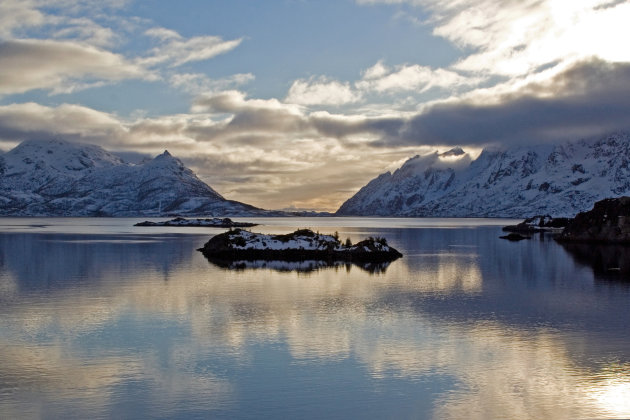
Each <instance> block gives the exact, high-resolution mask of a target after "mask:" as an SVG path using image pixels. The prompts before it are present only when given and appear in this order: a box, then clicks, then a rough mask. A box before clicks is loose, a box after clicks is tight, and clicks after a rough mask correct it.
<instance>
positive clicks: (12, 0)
mask: <svg viewBox="0 0 630 420" xmlns="http://www.w3.org/2000/svg"><path fill="white" fill-rule="evenodd" d="M45 21H46V17H45V15H44V14H43V13H42V12H40V11H39V10H37V9H36V8H35V7H34V4H33V2H32V1H29V0H3V1H2V2H0V38H5V39H6V38H10V37H12V36H13V32H14V31H15V30H17V29H19V28H29V27H36V26H40V25H42V24H44V22H45Z"/></svg>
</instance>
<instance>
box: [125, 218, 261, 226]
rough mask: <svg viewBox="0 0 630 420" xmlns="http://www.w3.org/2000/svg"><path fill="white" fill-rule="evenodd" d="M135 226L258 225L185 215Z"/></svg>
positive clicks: (227, 219)
mask: <svg viewBox="0 0 630 420" xmlns="http://www.w3.org/2000/svg"><path fill="white" fill-rule="evenodd" d="M134 226H175V227H179V226H193V227H216V228H240V227H252V226H258V224H256V223H247V222H234V221H233V220H232V219H230V218H228V217H225V218H222V219H221V218H217V217H215V218H213V219H185V218H183V217H176V218H175V219H172V220H167V221H165V222H151V221H148V220H147V221H144V222H140V223H136V224H135V225H134Z"/></svg>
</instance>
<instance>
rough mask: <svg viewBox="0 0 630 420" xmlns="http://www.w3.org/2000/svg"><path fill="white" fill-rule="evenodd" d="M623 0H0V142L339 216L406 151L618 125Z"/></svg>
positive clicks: (626, 112)
mask: <svg viewBox="0 0 630 420" xmlns="http://www.w3.org/2000/svg"><path fill="white" fill-rule="evenodd" d="M628 22H630V1H619V0H265V1H262V0H231V1H219V0H182V1H179V2H173V1H168V0H145V1H139V0H138V1H133V0H83V1H73V0H0V149H2V150H9V149H11V148H12V147H14V146H15V145H17V144H18V143H19V142H21V141H23V140H27V139H46V138H61V139H66V140H69V141H77V142H85V143H91V144H97V145H100V146H102V147H103V148H105V149H107V150H110V151H113V152H117V153H120V154H121V155H122V156H123V157H125V158H126V159H128V160H130V161H139V160H140V159H142V158H143V157H145V156H154V155H157V154H159V153H161V152H163V151H164V150H166V149H168V150H169V152H170V153H171V154H173V155H175V156H177V157H179V158H180V159H181V160H182V161H183V162H184V163H185V164H186V165H187V166H188V167H190V168H191V169H193V170H194V171H195V172H196V173H197V175H198V176H199V177H200V178H201V179H202V180H204V181H205V182H207V183H208V184H209V185H211V186H212V187H213V188H214V189H215V190H217V191H218V192H219V193H221V194H222V195H223V196H224V197H226V198H229V199H233V200H238V201H242V202H246V203H248V204H252V205H255V206H259V207H262V208H268V209H309V210H327V211H334V210H336V209H337V208H338V207H339V205H341V203H342V202H343V201H345V200H346V199H348V198H350V197H351V196H352V195H353V194H354V193H355V192H356V191H357V190H358V189H359V188H360V187H362V186H363V185H365V184H366V183H367V182H368V181H369V180H371V179H372V178H373V177H375V176H377V175H378V174H380V173H382V172H385V171H387V170H393V169H396V168H397V167H399V166H400V165H401V164H402V163H403V162H404V161H405V160H406V159H408V158H409V157H411V156H414V155H416V154H426V153H430V152H433V151H435V150H438V151H446V150H448V149H450V148H452V147H455V146H460V147H462V148H464V150H467V151H469V152H470V153H472V154H474V153H478V152H479V151H480V150H481V148H483V147H486V146H490V145H492V146H506V147H508V146H515V145H527V144H539V143H558V142H563V141H567V140H577V139H581V138H590V137H596V136H601V135H605V134H608V133H611V132H615V131H625V130H630V48H628V45H627V42H628V39H630V25H628Z"/></svg>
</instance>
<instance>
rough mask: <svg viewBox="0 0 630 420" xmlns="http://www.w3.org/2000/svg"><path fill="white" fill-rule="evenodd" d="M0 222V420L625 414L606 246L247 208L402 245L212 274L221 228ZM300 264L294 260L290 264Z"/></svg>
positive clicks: (629, 364)
mask: <svg viewBox="0 0 630 420" xmlns="http://www.w3.org/2000/svg"><path fill="white" fill-rule="evenodd" d="M139 220H140V219H90V218H83V219H33V218H31V219H18V218H5V219H0V418H66V417H81V418H87V417H90V418H94V417H96V418H99V417H107V418H112V417H113V418H134V417H156V418H195V417H199V418H264V417H267V418H300V419H305V418H317V419H320V418H420V419H423V418H436V419H450V418H453V419H461V418H466V419H489V418H493V419H500V418H505V419H530V418H531V419H540V418H549V419H551V418H553V419H564V418H566V419H576V418H623V417H626V418H628V417H630V334H629V333H630V281H629V280H628V279H629V278H630V274H629V273H630V267H627V266H626V265H627V264H628V262H629V261H630V258H629V253H628V251H627V250H626V249H623V248H621V249H619V248H603V249H601V248H598V249H590V248H587V249H583V248H570V249H569V248H564V247H562V246H560V245H558V244H556V243H555V242H553V241H552V240H551V239H550V238H549V237H547V236H541V237H537V238H536V239H532V240H529V241H521V242H518V243H511V242H507V241H504V240H500V239H498V236H499V235H500V234H501V232H500V226H502V225H504V224H507V223H508V222H506V221H501V220H484V219H474V220H470V219H469V220H466V219H368V218H325V219H324V218H309V219H305V218H280V219H257V220H258V221H259V222H260V223H263V224H264V225H263V226H260V227H258V228H254V230H257V231H265V232H288V231H292V230H294V229H295V228H296V227H310V228H313V229H315V230H320V231H321V232H322V233H332V232H334V231H338V232H339V235H340V236H341V238H342V239H345V238H346V237H350V238H351V239H352V240H353V241H357V240H360V239H363V238H364V237H366V236H370V235H372V236H374V235H378V236H385V237H386V238H387V239H388V241H389V242H390V244H391V245H393V246H394V247H396V248H397V249H399V250H400V251H401V252H402V253H403V254H404V257H403V258H402V259H400V260H397V261H395V262H393V263H392V264H390V265H389V266H387V267H381V268H380V269H378V270H373V269H372V270H365V269H364V268H363V267H359V266H346V265H342V266H337V267H334V268H324V267H320V268H315V269H312V270H310V271H290V269H291V268H293V267H283V266H282V265H273V264H272V265H268V266H267V267H265V268H260V267H259V266H260V264H258V265H256V264H250V268H246V269H242V270H227V269H224V268H221V267H217V266H215V265H213V264H211V263H210V262H208V261H207V260H206V259H205V258H204V257H203V255H202V254H201V253H199V252H197V251H195V250H196V248H199V247H200V246H202V245H203V243H204V242H205V241H207V240H208V238H209V237H210V236H211V235H213V234H215V233H219V232H221V231H222V230H221V229H213V228H135V227H132V225H133V223H135V222H137V221H139ZM303 268H304V267H303Z"/></svg>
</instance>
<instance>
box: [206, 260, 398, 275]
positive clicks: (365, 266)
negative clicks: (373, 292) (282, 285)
mask: <svg viewBox="0 0 630 420" xmlns="http://www.w3.org/2000/svg"><path fill="white" fill-rule="evenodd" d="M206 258H207V259H208V261H210V262H211V263H212V264H214V265H216V266H218V267H221V268H225V269H228V270H237V271H242V270H261V269H262V270H273V271H280V272H291V271H294V272H298V273H311V272H315V271H320V270H326V269H334V270H340V269H345V270H346V271H347V272H349V271H350V270H351V269H352V267H353V266H356V267H359V268H360V269H361V270H364V271H367V272H368V273H370V274H382V273H385V271H386V270H387V267H389V264H390V263H388V262H381V263H370V262H349V261H325V260H303V261H280V260H225V259H219V258H212V257H206Z"/></svg>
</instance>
